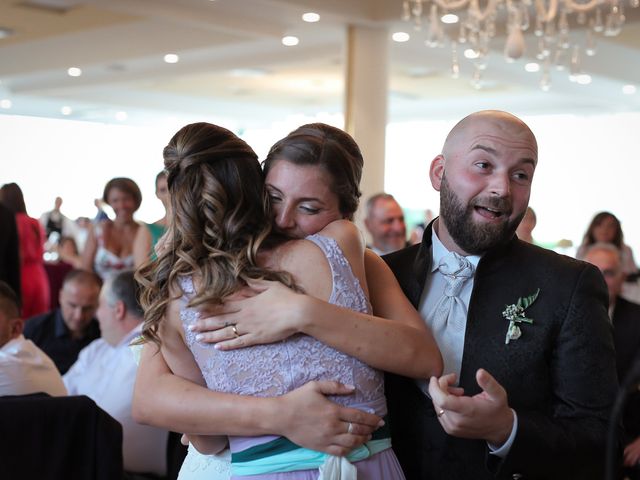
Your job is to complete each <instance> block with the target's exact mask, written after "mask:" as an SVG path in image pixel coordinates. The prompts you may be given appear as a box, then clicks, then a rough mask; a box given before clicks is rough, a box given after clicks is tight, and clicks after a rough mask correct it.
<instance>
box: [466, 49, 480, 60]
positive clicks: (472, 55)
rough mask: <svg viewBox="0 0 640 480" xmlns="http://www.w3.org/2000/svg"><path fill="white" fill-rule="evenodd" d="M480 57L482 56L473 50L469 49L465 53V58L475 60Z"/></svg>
mask: <svg viewBox="0 0 640 480" xmlns="http://www.w3.org/2000/svg"><path fill="white" fill-rule="evenodd" d="M479 56H480V54H479V53H478V52H476V51H475V50H474V49H473V48H467V49H466V50H465V51H464V58H469V59H474V58H478V57H479Z"/></svg>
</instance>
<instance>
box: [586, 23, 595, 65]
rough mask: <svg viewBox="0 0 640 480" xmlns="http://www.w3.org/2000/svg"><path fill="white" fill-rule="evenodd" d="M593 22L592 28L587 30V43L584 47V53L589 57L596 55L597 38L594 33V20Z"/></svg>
mask: <svg viewBox="0 0 640 480" xmlns="http://www.w3.org/2000/svg"><path fill="white" fill-rule="evenodd" d="M591 22H592V28H590V29H589V30H587V42H586V45H585V47H584V53H585V54H586V55H587V56H589V57H593V56H594V55H595V54H596V38H595V34H594V33H593V20H592V21H591Z"/></svg>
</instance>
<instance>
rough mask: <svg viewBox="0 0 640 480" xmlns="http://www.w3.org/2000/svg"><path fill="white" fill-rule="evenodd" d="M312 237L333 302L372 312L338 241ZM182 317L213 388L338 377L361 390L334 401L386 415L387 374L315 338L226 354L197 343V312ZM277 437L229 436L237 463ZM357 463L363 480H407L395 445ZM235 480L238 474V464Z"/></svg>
mask: <svg viewBox="0 0 640 480" xmlns="http://www.w3.org/2000/svg"><path fill="white" fill-rule="evenodd" d="M307 240H311V241H312V242H314V243H315V244H316V245H317V246H318V247H320V249H321V250H322V251H323V252H324V254H325V256H326V258H327V260H328V262H329V265H330V266H331V271H332V276H333V289H332V292H331V297H330V299H329V302H330V303H333V304H336V305H340V306H343V307H347V308H351V309H353V310H356V311H359V312H367V313H368V312H369V311H370V310H371V307H370V304H369V302H368V299H367V297H366V296H365V294H364V292H363V290H362V288H361V286H360V283H359V282H358V279H357V278H356V277H355V275H354V274H353V272H352V270H351V266H350V265H349V262H348V261H347V260H346V258H345V257H344V254H343V252H342V250H341V249H340V247H339V246H338V244H337V243H336V241H335V240H333V239H331V238H328V237H323V236H320V235H312V236H310V237H307ZM182 288H183V291H184V292H185V295H186V296H187V297H189V296H191V295H193V293H194V290H193V283H192V281H191V279H190V278H185V279H183V280H182ZM180 316H181V320H182V324H183V326H184V329H185V335H186V340H187V345H188V347H189V349H190V350H191V351H192V352H193V356H194V358H195V360H196V362H197V363H198V365H199V367H200V370H201V371H202V374H203V376H204V378H205V380H206V382H207V386H208V388H210V389H211V390H216V391H219V392H226V393H235V394H240V395H252V396H257V397H274V396H279V395H283V394H285V393H287V392H289V391H291V390H294V389H296V388H298V387H301V386H303V385H304V384H306V383H307V382H310V381H312V380H336V381H339V382H342V383H345V384H350V385H354V386H355V387H356V392H355V393H354V394H353V395H345V396H335V397H331V400H333V401H335V402H336V403H339V404H341V405H345V406H349V407H353V408H359V409H362V410H366V411H369V412H374V413H376V414H378V415H380V416H384V415H385V414H386V413H387V410H386V402H385V398H384V384H383V376H382V373H381V372H380V371H378V370H374V369H373V368H371V367H369V366H367V365H365V364H364V363H362V362H360V361H359V360H357V359H355V358H353V357H351V356H349V355H345V354H344V353H341V352H338V351H337V350H335V349H333V348H331V347H329V346H327V345H325V344H323V343H322V342H320V341H318V340H316V339H315V338H312V337H309V336H307V335H294V336H292V337H290V338H288V339H287V340H285V341H282V342H278V343H273V344H269V345H256V346H253V347H248V348H243V349H238V350H232V351H228V352H221V351H218V350H216V349H214V348H213V345H208V344H202V343H200V342H197V341H196V340H195V333H193V332H190V331H189V329H188V328H187V327H188V326H189V325H191V324H192V323H194V322H195V320H196V319H197V317H198V313H197V312H196V311H195V310H192V309H189V308H186V307H184V308H183V309H182V310H181V312H180ZM276 439H278V437H274V436H261V437H229V443H230V448H231V452H232V454H233V455H234V467H235V458H236V455H238V454H240V455H242V454H241V452H246V451H247V449H250V448H251V447H256V446H258V445H263V444H268V443H269V442H273V441H274V440H276ZM280 440H284V439H280ZM263 446H264V445H263ZM354 465H355V466H356V467H357V470H358V479H360V480H373V479H388V480H394V479H404V475H403V473H402V470H401V468H400V465H399V463H398V461H397V459H396V457H395V455H394V453H393V451H392V450H391V449H390V448H387V449H384V450H382V451H381V452H379V453H376V454H374V455H371V456H370V457H369V458H366V459H364V460H360V461H356V462H355V463H354ZM232 478H238V477H237V476H236V473H235V468H233V467H232ZM250 478H251V479H255V480H266V479H269V480H277V479H287V480H290V479H295V480H298V479H301V480H306V479H308V480H312V479H313V480H315V479H317V478H318V469H317V468H315V469H309V470H298V471H288V472H285V473H282V472H281V473H262V474H252V475H251V476H250Z"/></svg>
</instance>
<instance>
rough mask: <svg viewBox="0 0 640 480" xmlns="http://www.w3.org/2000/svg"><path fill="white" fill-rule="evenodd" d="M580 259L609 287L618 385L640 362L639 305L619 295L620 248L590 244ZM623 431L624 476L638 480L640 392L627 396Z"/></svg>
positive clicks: (622, 274)
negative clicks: (593, 268)
mask: <svg viewBox="0 0 640 480" xmlns="http://www.w3.org/2000/svg"><path fill="white" fill-rule="evenodd" d="M584 260H585V261H587V262H589V263H592V264H593V265H595V266H596V267H598V268H599V269H600V271H601V272H602V275H603V276H604V280H605V282H606V283H607V289H608V290H609V316H610V317H611V322H612V323H613V341H614V344H615V347H616V368H617V371H618V380H619V381H620V383H621V384H622V382H623V381H624V379H625V378H626V376H627V374H628V373H629V371H631V369H632V368H633V366H634V365H635V363H636V362H638V361H640V305H638V304H637V303H633V302H629V301H627V300H625V299H624V298H622V297H621V296H620V294H621V293H622V284H623V283H624V280H625V274H624V271H623V269H622V261H621V258H620V250H618V249H617V248H616V247H615V246H614V245H612V244H610V243H594V244H593V245H591V246H590V247H589V249H588V250H587V252H586V254H585V256H584ZM623 426H624V432H625V445H624V446H625V449H624V465H625V467H627V468H628V471H626V472H625V476H626V478H629V479H632V480H638V479H640V392H638V391H637V390H636V391H635V392H634V393H631V394H630V396H629V397H628V398H627V403H626V406H625V410H624V413H623Z"/></svg>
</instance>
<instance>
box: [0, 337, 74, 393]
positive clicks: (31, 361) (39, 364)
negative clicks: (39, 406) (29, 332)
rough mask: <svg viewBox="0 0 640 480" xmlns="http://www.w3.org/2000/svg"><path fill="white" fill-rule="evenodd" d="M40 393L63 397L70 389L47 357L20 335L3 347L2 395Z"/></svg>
mask: <svg viewBox="0 0 640 480" xmlns="http://www.w3.org/2000/svg"><path fill="white" fill-rule="evenodd" d="M38 392H44V393H48V394H49V395H51V396H53V397H63V396H65V395H66V394H67V389H66V388H65V387H64V383H62V377H61V376H60V372H58V369H57V368H56V366H55V365H54V363H53V361H52V360H51V359H50V358H49V357H48V356H47V354H46V353H44V352H43V351H42V350H40V349H39V348H38V347H37V346H36V345H35V344H34V343H33V342H32V341H31V340H27V339H26V338H24V336H23V335H20V336H19V337H17V338H14V339H13V340H10V341H8V342H7V343H5V344H4V345H3V346H2V348H0V396H5V395H28V394H30V393H38Z"/></svg>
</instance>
